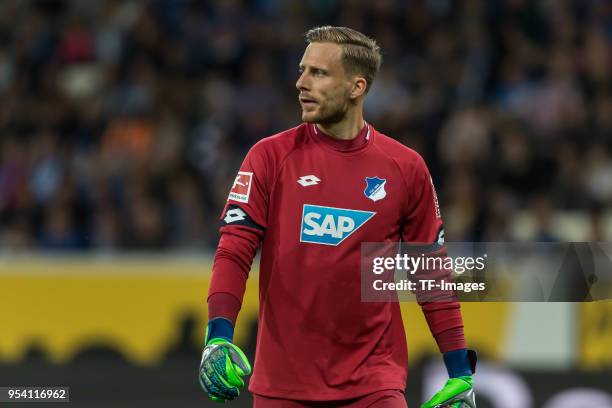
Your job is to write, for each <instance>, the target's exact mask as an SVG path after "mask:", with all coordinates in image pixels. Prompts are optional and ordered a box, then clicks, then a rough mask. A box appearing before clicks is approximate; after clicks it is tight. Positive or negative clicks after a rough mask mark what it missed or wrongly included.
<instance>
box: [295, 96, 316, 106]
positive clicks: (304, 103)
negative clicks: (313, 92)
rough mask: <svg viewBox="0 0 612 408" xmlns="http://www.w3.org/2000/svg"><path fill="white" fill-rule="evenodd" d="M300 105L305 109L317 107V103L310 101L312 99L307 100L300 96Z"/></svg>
mask: <svg viewBox="0 0 612 408" xmlns="http://www.w3.org/2000/svg"><path fill="white" fill-rule="evenodd" d="M299 99H300V103H301V104H302V106H304V107H307V108H312V107H314V106H315V105H317V101H316V100H314V99H312V98H308V97H304V96H300V98H299Z"/></svg>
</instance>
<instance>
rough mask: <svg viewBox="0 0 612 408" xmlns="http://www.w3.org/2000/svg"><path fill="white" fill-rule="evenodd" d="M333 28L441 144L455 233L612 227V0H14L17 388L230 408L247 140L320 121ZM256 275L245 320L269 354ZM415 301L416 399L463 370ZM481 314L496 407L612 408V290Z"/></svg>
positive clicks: (11, 353)
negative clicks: (227, 288) (217, 337)
mask: <svg viewBox="0 0 612 408" xmlns="http://www.w3.org/2000/svg"><path fill="white" fill-rule="evenodd" d="M320 24H336V25H346V26H350V27H353V28H355V29H358V30H361V31H363V32H365V33H367V34H369V35H372V36H374V37H375V38H376V39H377V40H378V41H379V43H380V44H381V46H382V49H383V55H384V63H383V69H382V71H381V73H380V75H379V77H378V78H377V80H376V81H375V83H374V87H373V89H372V91H371V92H370V95H369V96H368V98H367V103H366V118H367V120H368V121H369V122H371V123H372V124H374V125H375V126H376V127H377V128H378V129H379V130H380V131H382V132H384V133H387V134H389V135H391V136H393V137H395V138H397V139H398V140H400V141H402V142H403V143H405V144H406V145H408V146H410V147H412V148H414V149H415V150H417V151H419V152H420V153H421V154H422V155H423V156H424V157H425V159H426V161H427V163H428V165H429V167H430V169H431V172H432V174H433V178H434V181H435V182H436V186H437V189H438V193H439V196H440V200H441V207H442V213H443V216H444V218H445V221H446V237H447V241H515V240H534V241H547V242H555V241H609V240H610V239H611V238H612V213H611V211H610V204H611V203H612V158H611V154H610V152H611V151H612V149H611V147H612V47H611V43H612V3H610V2H609V1H605V0H576V1H570V0H560V1H552V0H549V1H526V0H487V1H485V0H463V1H451V0H419V1H417V0H414V1H399V0H398V1H395V0H377V1H375V2H370V1H360V0H345V1H340V0H338V1H333V0H330V1H319V0H308V1H291V2H290V1H280V0H254V1H246V0H245V1H239V0H217V1H202V0H201V1H196V0H193V1H187V0H167V1H163V0H154V1H117V0H109V1H89V2H85V1H70V0H47V1H44V0H40V1H35V0H27V1H26V0H24V1H17V0H5V1H2V2H0V101H1V103H0V248H1V250H2V251H1V255H0V386H7V385H68V386H71V387H72V399H73V401H74V402H73V404H76V405H77V406H100V407H101V406H109V405H112V406H140V405H146V406H149V407H153V406H168V405H178V406H212V405H213V404H212V403H210V402H208V401H207V399H206V398H205V396H203V395H202V393H201V392H200V391H199V390H198V386H197V384H196V369H197V365H198V362H199V358H200V343H201V338H202V335H203V329H204V324H205V319H206V304H205V296H206V291H207V287H208V281H209V273H210V265H211V256H212V253H213V251H214V247H215V243H216V240H217V230H216V228H217V218H218V216H219V213H220V210H221V208H222V206H223V203H224V202H225V199H226V196H227V192H228V190H229V186H230V185H231V183H232V181H233V178H234V176H235V172H236V170H237V168H238V166H239V164H240V162H241V160H242V158H243V156H244V154H245V153H246V151H247V150H248V148H249V147H250V146H251V145H252V144H253V143H255V142H256V141H257V140H259V139H260V138H261V137H264V136H266V135H270V134H273V133H275V132H276V131H279V130H282V129H285V128H288V127H292V126H294V125H295V124H296V123H298V121H299V113H298V109H299V106H298V103H297V100H296V91H295V87H294V83H295V80H296V78H297V63H298V61H299V58H300V56H301V53H302V52H303V48H304V41H303V34H304V32H305V31H306V30H307V29H308V28H310V27H312V26H314V25H320ZM256 273H257V271H256V268H255V270H254V271H253V272H252V274H253V277H254V278H255V279H250V280H249V287H248V291H247V297H246V299H245V305H244V307H243V311H242V313H241V315H240V318H239V323H238V325H239V327H238V330H237V335H238V338H237V341H238V342H239V343H240V344H241V345H243V346H244V347H246V349H247V351H248V354H249V355H251V356H252V354H253V351H254V348H253V345H254V338H255V337H254V336H255V330H256V315H257V279H256ZM403 309H404V310H403V311H404V317H405V321H406V327H407V331H408V333H409V339H408V342H409V347H410V350H411V354H410V362H411V378H410V383H409V388H408V390H407V391H408V392H407V395H408V400H409V403H410V404H411V406H418V403H420V402H421V401H422V400H423V397H424V395H426V394H427V393H429V392H430V389H432V387H433V388H435V387H436V386H438V383H436V381H440V380H441V379H440V378H438V377H437V376H438V375H439V374H440V373H441V372H442V371H441V369H440V370H436V366H435V363H436V362H437V361H438V359H437V355H436V350H435V345H434V344H433V340H431V338H430V336H429V334H428V332H427V329H426V325H425V323H424V321H423V319H422V317H421V316H420V313H419V312H418V310H417V309H416V308H415V307H414V305H411V304H406V305H403ZM464 316H465V320H466V334H467V337H468V340H469V342H470V344H471V345H472V346H473V347H475V348H477V349H479V351H480V352H481V356H482V360H483V365H482V367H483V370H482V372H481V374H480V376H478V380H477V381H478V385H479V386H480V387H481V390H482V391H481V396H483V397H486V398H483V399H482V401H481V402H482V405H479V406H484V407H485V408H486V407H488V406H491V407H512V408H527V407H552V406H554V407H555V408H559V407H564V406H567V407H580V406H585V407H586V406H588V407H591V408H592V407H594V406H597V407H612V381H611V380H610V378H612V349H611V348H610V344H612V305H611V304H610V303H609V302H598V303H590V304H579V303H555V304H514V303H486V304H466V305H465V306H464ZM288 358H290V356H288ZM432 364H434V365H432ZM442 373H443V372H442ZM500 387H501V388H500ZM577 389H582V390H583V391H582V392H584V393H583V394H576V392H577V391H576V390H577ZM568 390H570V391H568ZM588 390H591V391H588ZM563 392H572V393H573V394H572V395H574V397H573V398H576V399H577V401H579V402H576V401H573V402H572V400H571V399H570V398H571V397H569V396H568V394H565V397H564V398H563V399H562V400H563V401H565V405H563V404H564V403H563V402H560V401H558V400H555V398H559V397H561V396H562V393H563ZM587 392H590V397H589V396H587V395H586V393H587ZM595 392H599V393H600V394H597V395H595ZM603 392H605V393H606V394H601V393H603ZM502 395H503V396H504V397H503V399H502V398H499V397H500V396H502ZM496 397H497V398H496ZM521 398H523V399H521ZM589 398H601V399H602V401H604V400H606V402H601V401H600V402H594V401H595V400H594V399H589ZM249 401H250V400H249V396H248V395H245V396H243V397H241V399H240V401H239V402H237V403H236V404H234V406H238V407H240V406H248V403H249ZM530 401H531V402H530ZM568 401H569V402H568Z"/></svg>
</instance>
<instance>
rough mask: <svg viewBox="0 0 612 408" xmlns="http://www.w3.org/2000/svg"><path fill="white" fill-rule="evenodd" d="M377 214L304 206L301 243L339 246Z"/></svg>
mask: <svg viewBox="0 0 612 408" xmlns="http://www.w3.org/2000/svg"><path fill="white" fill-rule="evenodd" d="M375 214H376V213H375V212H371V211H360V210H350V209H346V208H335V207H323V206H319V205H311V204H304V208H303V210H302V224H301V229H300V241H301V242H308V243H312V244H322V245H334V246H335V245H339V244H340V243H341V242H342V241H344V240H345V239H346V238H348V237H349V236H350V235H351V234H352V233H353V232H355V231H357V230H358V229H359V228H361V227H362V226H363V225H364V224H365V223H366V222H367V221H368V220H370V218H372V217H373V216H374V215H375Z"/></svg>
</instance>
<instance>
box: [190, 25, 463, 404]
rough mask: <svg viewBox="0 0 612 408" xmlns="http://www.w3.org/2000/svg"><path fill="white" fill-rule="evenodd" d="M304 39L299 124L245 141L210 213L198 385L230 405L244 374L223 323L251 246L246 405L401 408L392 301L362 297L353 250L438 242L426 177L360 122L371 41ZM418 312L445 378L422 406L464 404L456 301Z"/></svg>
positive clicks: (337, 32) (400, 333)
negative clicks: (224, 195)
mask: <svg viewBox="0 0 612 408" xmlns="http://www.w3.org/2000/svg"><path fill="white" fill-rule="evenodd" d="M306 40H307V42H308V46H307V48H306V51H305V52H304V56H303V58H302V60H301V62H300V64H299V72H300V76H299V78H298V80H297V83H296V87H297V89H298V91H299V101H300V104H301V107H302V120H303V121H304V123H303V124H301V125H299V126H297V127H295V128H293V129H290V130H287V131H285V132H282V133H280V134H277V135H275V136H272V137H269V138H265V139H263V140H261V141H260V142H258V143H257V144H256V145H255V146H253V148H252V149H251V150H250V151H249V153H248V155H247V157H246V158H245V160H244V162H243V164H242V166H241V168H240V171H239V172H238V175H237V177H236V179H235V181H234V185H233V186H232V189H231V191H230V194H229V198H228V201H227V204H226V206H225V209H224V211H223V214H222V216H221V220H222V227H221V239H220V242H219V246H218V248H217V253H216V256H215V262H214V266H213V276H212V282H211V287H210V292H209V297H208V306H209V319H210V320H209V323H208V330H207V336H206V347H205V349H204V353H203V356H202V362H201V366H200V377H199V380H200V384H201V385H202V387H203V388H204V390H205V391H206V392H207V393H208V395H209V396H210V397H211V398H212V399H213V400H215V401H225V400H231V399H233V398H234V397H235V396H237V395H238V392H239V388H240V387H242V385H243V380H242V377H243V376H245V375H249V374H250V372H251V367H250V365H249V362H248V361H247V359H246V357H245V356H244V354H243V353H242V351H240V349H239V348H238V347H237V346H235V345H234V344H232V338H233V325H234V322H235V321H236V317H237V315H238V311H239V309H240V305H241V301H242V297H243V295H244V290H245V282H246V279H247V276H248V272H249V269H250V266H251V263H252V260H253V257H254V256H255V253H256V251H257V249H258V247H259V245H260V244H261V246H262V252H261V264H260V277H259V287H260V293H259V299H260V310H259V332H258V337H257V351H256V356H255V364H254V366H255V369H254V372H253V375H252V377H251V381H250V384H249V390H250V391H251V392H252V393H253V394H254V406H255V407H257V408H261V407H264V408H270V407H296V408H297V407H308V406H317V407H328V406H334V407H366V406H367V407H390V408H394V407H406V400H405V397H404V394H403V392H404V390H405V387H406V378H407V367H406V365H407V361H408V357H407V350H406V338H405V333H404V327H403V324H402V318H401V314H400V308H399V305H398V303H396V302H393V303H391V302H379V303H367V302H361V299H360V293H361V291H360V245H361V242H365V241H368V242H398V241H400V240H401V241H405V242H421V243H422V242H426V243H434V242H437V241H438V240H439V237H440V236H442V234H443V230H442V220H441V218H440V216H439V210H438V209H437V204H436V201H437V200H436V198H435V192H434V189H433V185H432V183H431V177H430V175H429V172H428V170H427V167H426V166H425V163H424V162H423V160H422V158H421V157H420V156H419V155H418V154H417V153H416V152H414V151H413V150H411V149H409V148H407V147H405V146H403V145H401V144H400V143H398V142H396V141H394V140H393V139H391V138H389V137H387V136H384V135H383V134H381V133H379V132H377V131H376V130H375V129H374V128H373V127H372V125H370V124H368V123H366V122H365V121H364V119H363V102H364V98H365V96H366V93H367V91H368V90H369V88H370V86H371V85H372V81H373V79H374V77H375V75H376V73H377V72H378V69H379V67H380V63H381V55H380V50H379V47H378V46H377V45H376V42H375V41H374V40H372V39H370V38H368V37H366V36H365V35H363V34H361V33H359V32H357V31H355V30H352V29H349V28H345V27H329V26H326V27H318V28H314V29H312V30H310V31H309V32H308V33H307V34H306ZM422 310H423V312H424V314H425V317H426V319H427V321H428V324H429V327H430V329H431V331H432V334H433V336H434V337H435V339H436V341H437V344H438V346H439V348H440V350H441V352H443V353H444V361H445V363H446V365H447V368H448V371H449V374H450V377H451V378H450V379H449V381H448V382H447V384H446V386H445V387H444V388H443V389H442V390H441V391H440V392H439V393H438V394H436V396H435V397H434V398H433V399H432V400H431V401H429V402H428V403H427V404H425V405H424V406H425V407H438V406H440V407H441V406H447V405H448V406H451V404H453V405H452V406H459V405H460V404H461V402H460V401H466V402H467V403H469V404H470V406H473V390H472V373H473V369H474V368H473V366H474V364H475V361H474V359H472V361H470V358H469V356H470V355H471V354H470V353H468V351H467V350H466V344H465V340H464V336H463V322H462V318H461V313H460V306H459V304H458V303H457V302H447V303H423V304H422Z"/></svg>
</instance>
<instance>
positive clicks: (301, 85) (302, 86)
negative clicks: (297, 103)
mask: <svg viewBox="0 0 612 408" xmlns="http://www.w3.org/2000/svg"><path fill="white" fill-rule="evenodd" d="M305 77H306V72H302V73H301V74H300V76H299V77H298V79H297V81H296V82H295V88H296V89H297V90H298V91H307V90H308V87H307V86H306V78H305Z"/></svg>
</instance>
